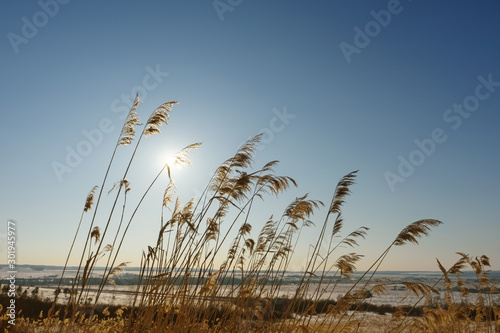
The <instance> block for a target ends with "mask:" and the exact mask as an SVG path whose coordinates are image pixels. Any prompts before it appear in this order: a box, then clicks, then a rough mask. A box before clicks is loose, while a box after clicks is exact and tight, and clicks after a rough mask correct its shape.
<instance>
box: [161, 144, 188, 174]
mask: <svg viewBox="0 0 500 333" xmlns="http://www.w3.org/2000/svg"><path fill="white" fill-rule="evenodd" d="M177 154H178V152H177V151H175V150H171V149H167V150H164V151H162V152H161V153H160V155H159V157H158V164H159V165H160V167H161V168H163V167H164V166H165V164H168V166H169V168H170V170H176V171H179V170H181V169H182V165H180V164H179V163H178V160H177Z"/></svg>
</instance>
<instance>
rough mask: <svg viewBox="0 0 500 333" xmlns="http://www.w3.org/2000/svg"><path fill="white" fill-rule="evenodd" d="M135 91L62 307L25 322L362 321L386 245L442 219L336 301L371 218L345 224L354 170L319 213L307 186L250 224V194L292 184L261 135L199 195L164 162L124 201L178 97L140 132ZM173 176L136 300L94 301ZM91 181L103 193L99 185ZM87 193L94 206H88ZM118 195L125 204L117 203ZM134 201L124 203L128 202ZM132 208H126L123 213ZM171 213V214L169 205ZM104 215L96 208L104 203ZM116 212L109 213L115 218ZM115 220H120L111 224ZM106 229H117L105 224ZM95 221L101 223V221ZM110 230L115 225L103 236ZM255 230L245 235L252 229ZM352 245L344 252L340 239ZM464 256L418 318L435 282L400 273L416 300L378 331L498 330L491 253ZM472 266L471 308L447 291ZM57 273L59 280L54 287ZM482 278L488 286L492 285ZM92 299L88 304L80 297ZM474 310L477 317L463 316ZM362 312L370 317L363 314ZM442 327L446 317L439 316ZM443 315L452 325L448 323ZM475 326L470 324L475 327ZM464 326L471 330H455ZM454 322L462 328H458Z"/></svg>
mask: <svg viewBox="0 0 500 333" xmlns="http://www.w3.org/2000/svg"><path fill="white" fill-rule="evenodd" d="M139 104H140V99H139V95H137V97H136V99H135V102H134V104H133V107H132V108H131V110H130V112H129V114H128V117H127V119H126V121H125V124H124V126H123V129H122V131H121V133H120V135H119V137H118V139H117V143H116V145H115V148H114V150H113V153H112V156H111V159H110V162H109V164H108V166H107V170H106V172H105V175H104V178H103V181H102V183H101V185H100V186H99V187H97V186H95V187H93V188H92V190H91V192H90V193H89V195H88V196H87V198H86V200H85V204H84V208H83V212H82V217H81V219H80V222H79V223H78V226H77V229H76V232H75V236H74V240H73V243H72V245H71V247H70V250H69V253H68V257H67V259H66V263H65V268H64V270H63V275H62V276H61V281H62V279H63V276H64V274H65V272H66V265H67V264H68V262H69V260H70V257H71V255H73V252H74V244H75V243H76V240H77V238H78V237H79V236H80V237H81V235H80V229H81V228H82V226H85V224H82V222H83V221H84V217H85V215H86V214H88V213H89V212H91V211H92V209H93V213H92V216H91V217H89V220H90V222H89V223H88V225H87V228H88V231H87V233H86V234H85V235H84V236H83V237H84V239H85V241H84V245H83V249H81V254H80V255H79V258H80V259H79V268H78V271H77V273H76V276H75V278H74V280H73V285H72V292H71V293H70V295H72V296H71V297H70V298H69V300H68V302H67V304H66V305H65V307H64V308H63V309H62V310H61V309H58V310H57V311H56V303H57V295H56V298H55V300H54V302H53V307H52V309H51V311H49V313H48V314H47V316H46V317H45V316H43V315H42V316H41V318H40V319H39V320H38V321H32V322H30V321H29V320H28V321H24V322H23V321H22V320H21V323H22V325H24V326H23V327H24V328H25V329H28V330H29V329H32V328H33V327H35V326H36V325H42V326H43V327H45V328H47V330H49V329H56V330H57V328H59V331H61V332H77V331H91V332H92V331H94V332H101V331H102V332H104V331H109V332H122V331H123V332H208V331H210V332H231V331H236V330H239V331H241V332H248V331H255V332H313V331H324V332H333V331H334V332H342V331H351V330H356V329H358V328H360V327H362V325H361V322H362V321H363V320H365V319H366V318H365V319H364V318H363V317H360V316H359V315H358V314H359V313H360V311H361V309H363V308H364V305H366V304H365V303H366V300H367V297H369V295H373V294H375V295H380V294H383V293H384V292H385V291H386V288H387V286H388V285H390V284H391V282H390V281H388V280H387V279H376V275H375V274H376V272H377V271H378V269H379V267H380V266H381V264H382V262H383V261H384V260H385V258H386V257H387V255H388V254H389V252H390V251H391V250H392V249H393V248H394V247H399V246H404V245H406V244H408V243H415V244H418V241H419V239H420V238H421V237H423V236H427V235H428V234H429V232H430V230H431V228H433V227H436V226H438V225H440V224H441V222H440V221H437V220H433V219H423V220H419V221H416V222H414V223H411V224H410V225H408V226H406V227H405V228H403V229H402V231H401V232H400V233H399V234H395V238H394V240H393V242H392V243H391V244H389V246H388V247H387V249H386V250H385V251H383V252H382V253H381V254H380V256H379V257H378V258H377V259H376V260H375V262H373V264H372V265H371V266H370V268H369V269H368V270H367V271H366V272H365V273H364V274H363V275H362V276H361V278H359V279H355V280H352V286H351V287H350V289H349V290H348V291H347V293H345V295H344V296H343V297H342V298H340V299H338V300H335V301H325V300H328V299H329V300H333V295H334V292H335V291H336V290H337V289H336V288H337V286H338V284H339V283H340V282H341V281H342V282H343V283H344V282H345V280H346V279H352V276H353V272H355V271H356V264H357V263H358V261H359V260H360V259H361V258H362V257H363V256H362V255H361V254H358V253H357V252H355V251H356V249H357V248H358V246H359V244H358V241H360V240H362V239H364V238H365V237H366V236H367V232H368V228H366V227H364V226H359V227H358V228H357V229H354V230H353V231H348V232H347V233H345V231H344V220H343V217H342V207H343V204H344V203H345V200H346V198H347V197H348V196H349V195H350V193H351V187H352V186H353V185H354V183H355V180H356V176H357V171H353V172H351V173H349V174H347V175H345V176H343V177H341V178H340V180H339V181H338V183H337V185H336V186H335V188H334V189H333V194H332V198H331V200H330V204H329V205H328V207H327V209H326V212H323V213H322V212H321V209H322V207H324V204H323V203H322V202H321V201H319V200H313V199H309V198H308V196H307V194H306V195H303V196H301V197H297V198H296V199H295V200H293V201H292V202H291V203H290V204H289V205H288V206H287V207H286V208H285V209H284V210H283V211H282V212H276V214H275V215H273V216H270V217H269V218H268V219H267V221H262V222H263V226H262V228H261V229H260V230H257V232H254V227H253V225H254V224H255V218H254V217H253V216H254V215H255V214H254V211H255V203H256V201H258V200H264V201H266V200H269V199H268V197H269V196H276V197H278V196H280V195H281V194H282V193H283V192H285V191H287V190H288V189H289V188H290V187H295V186H296V185H297V184H296V182H295V181H294V180H293V179H292V178H290V177H288V176H280V175H277V174H276V173H275V171H274V169H275V168H276V166H277V164H278V162H277V161H271V162H269V163H267V164H265V165H263V166H261V167H254V165H253V164H254V163H253V157H254V154H255V150H256V147H257V145H258V143H259V141H260V140H261V135H257V136H256V137H254V138H252V139H250V140H249V141H248V142H246V143H245V144H244V145H242V146H241V147H240V148H239V149H238V150H237V152H236V153H235V154H234V155H233V156H232V157H230V158H228V159H227V160H226V161H224V162H223V163H222V164H221V165H220V166H219V167H218V168H217V169H216V170H215V172H214V173H213V175H212V177H211V179H210V180H209V182H208V184H206V186H205V187H204V191H203V192H202V194H201V195H200V197H199V198H192V199H191V200H189V201H187V202H185V203H181V202H180V200H179V198H178V197H177V198H176V196H175V186H174V182H173V179H172V173H171V167H172V166H173V165H168V164H166V165H164V167H163V168H162V169H161V170H160V171H159V172H158V174H157V175H156V177H155V178H153V179H152V181H151V183H150V184H149V186H148V187H147V190H146V191H145V192H144V193H143V194H142V195H140V196H139V198H140V199H139V200H138V202H136V203H130V202H129V201H128V199H127V196H128V194H129V192H130V191H131V187H130V182H129V180H128V179H127V175H128V171H129V169H130V167H131V165H132V164H133V163H134V162H135V159H134V157H135V156H136V153H137V151H138V149H139V146H140V144H141V143H142V141H143V139H144V138H145V137H148V136H151V135H155V134H159V133H160V128H161V126H162V125H166V124H167V121H168V118H169V113H170V112H171V111H172V107H173V105H175V104H177V102H168V103H164V104H162V105H161V106H159V107H158V108H157V109H156V110H154V112H153V113H152V114H151V116H150V117H149V118H148V119H147V121H146V123H145V125H144V126H143V127H142V130H141V131H140V134H139V136H138V139H137V140H135V138H136V127H138V126H141V124H140V121H139V116H138V113H137V108H138V106H139ZM134 142H135V145H134V146H133V148H132V151H131V155H130V159H129V161H128V163H127V164H126V165H125V166H124V171H123V174H122V176H121V177H120V180H119V181H118V182H117V183H116V184H114V185H110V184H108V178H109V172H110V170H111V166H112V164H113V163H114V157H115V153H116V152H117V150H118V149H122V147H123V146H128V145H133V144H134ZM200 145H201V144H200V143H195V144H191V145H188V146H187V147H186V148H184V149H182V150H181V151H180V152H178V153H177V155H176V157H175V161H174V162H173V163H174V164H178V165H186V164H190V160H189V154H191V153H192V152H193V151H194V150H196V149H198V148H199V147H200ZM165 172H166V173H167V175H168V178H169V180H170V182H169V184H168V185H167V186H166V188H165V191H164V194H163V198H162V207H161V216H159V220H160V223H159V224H160V229H159V230H158V231H157V233H158V236H157V240H156V244H155V245H154V246H148V248H147V250H146V251H144V252H143V253H142V259H141V264H140V267H141V269H140V274H139V282H138V284H137V287H136V292H135V296H134V299H133V303H132V306H131V307H129V308H127V309H126V311H125V312H124V310H125V309H118V310H115V312H114V313H113V314H111V313H110V312H109V310H108V308H106V309H102V308H100V307H99V305H98V301H99V299H100V297H101V295H102V292H103V290H104V289H105V288H106V285H108V284H114V278H115V277H116V276H118V275H119V274H120V273H121V272H123V267H125V266H126V265H127V263H126V262H120V263H119V262H118V261H117V258H118V256H119V253H120V250H121V249H122V246H123V244H124V243H125V242H126V238H127V237H126V236H127V234H128V231H129V229H130V226H131V225H132V223H134V222H136V221H135V217H136V213H137V211H138V210H139V208H140V207H141V205H142V203H143V202H144V200H145V199H146V198H147V196H148V194H149V192H150V189H151V188H152V187H153V186H155V185H157V184H156V183H157V180H158V179H159V178H160V176H161V175H162V174H163V173H165ZM104 188H111V190H110V191H109V192H110V193H113V192H112V191H114V193H115V195H114V197H112V199H111V202H112V205H111V208H110V210H109V211H108V212H104V213H105V215H104V216H107V218H105V219H104V220H97V218H96V217H97V212H98V210H100V209H101V207H100V205H99V204H100V202H101V200H102V199H103V190H104ZM97 189H99V192H98V193H97V194H96V191H97ZM94 200H95V204H94ZM119 203H121V208H120V204H119ZM130 205H132V209H131V210H126V207H129V206H130ZM129 211H131V212H132V213H130V214H129V215H127V212H129ZM167 212H170V213H167ZM101 213H102V212H101ZM321 214H323V215H324V216H323V218H322V223H321V224H319V227H320V229H319V232H318V234H317V238H316V242H315V243H314V244H312V245H311V248H312V251H311V252H310V253H309V254H308V257H307V264H306V269H305V271H304V272H303V275H302V276H301V278H300V283H299V284H298V285H297V286H296V290H295V293H294V294H293V296H292V297H291V298H288V299H286V300H284V299H282V298H280V296H281V294H282V287H283V281H284V279H285V277H286V272H287V270H288V269H289V267H290V264H291V263H292V261H293V258H294V254H295V252H296V250H297V246H298V244H299V239H300V237H301V235H302V234H303V233H304V230H306V229H308V228H311V226H313V225H314V223H313V222H312V220H313V219H317V217H316V216H317V215H320V216H321ZM116 216H117V218H114V219H113V217H116ZM112 221H113V222H115V221H117V225H115V226H112ZM111 227H113V228H111ZM101 230H102V231H101ZM109 230H116V232H115V233H114V234H110V233H109ZM252 235H253V236H252ZM345 248H352V252H349V253H345V251H343V249H345ZM461 256H462V257H461V259H460V260H459V262H457V264H455V265H454V266H453V267H452V268H450V269H449V270H445V269H444V268H443V267H442V265H441V264H440V263H439V267H440V269H441V270H442V272H443V279H444V283H445V286H446V288H448V289H447V295H448V296H449V297H447V299H446V308H441V307H438V308H435V309H431V308H429V309H427V310H426V311H425V313H424V315H423V316H421V317H419V318H416V319H415V318H414V317H411V316H410V315H411V313H412V310H413V309H414V308H415V307H416V306H417V305H418V303H420V301H421V300H424V299H426V298H429V296H430V295H431V294H432V293H436V292H437V291H436V289H435V288H436V285H437V283H438V282H440V281H438V282H436V285H434V286H429V285H425V284H422V283H405V286H406V287H407V289H408V290H409V291H410V292H412V293H415V294H416V295H419V296H420V297H421V298H420V300H419V302H417V303H416V304H415V305H414V307H413V308H412V309H410V310H408V309H406V312H404V311H403V310H401V311H399V312H398V313H397V315H396V316H395V319H394V320H392V321H386V322H384V323H383V324H381V325H382V326H383V325H385V326H383V328H382V331H384V330H385V331H391V330H392V331H393V332H399V331H426V332H442V328H443V327H452V328H453V330H455V329H464V327H467V328H468V329H469V328H480V327H481V328H482V327H487V330H486V332H490V331H491V332H494V330H497V331H498V329H499V327H500V324H499V321H498V320H499V309H498V307H495V306H494V302H493V299H492V297H491V292H492V291H493V289H494V286H493V285H491V284H490V281H489V279H488V272H487V270H486V269H485V268H486V267H488V266H489V261H488V259H487V257H485V256H483V257H480V258H476V259H472V258H470V257H469V256H467V255H465V254H461ZM465 264H469V265H470V266H471V267H472V268H473V269H474V271H475V272H476V274H477V279H478V283H479V285H480V286H481V288H480V290H481V293H480V297H479V298H478V304H476V305H474V306H473V308H471V307H467V306H463V305H456V304H457V303H456V302H455V301H454V300H453V299H452V297H451V279H450V275H453V274H455V275H456V283H457V284H458V285H459V286H460V287H461V288H464V289H462V290H463V293H464V295H465V294H466V287H465V286H464V285H463V283H461V282H460V281H461V280H460V273H461V272H462V269H463V268H464V265H465ZM98 265H101V266H104V271H103V273H102V275H100V277H99V278H100V281H99V283H98V287H97V289H95V290H94V289H91V287H90V285H89V279H90V278H91V277H92V276H96V274H95V269H96V267H97V266H98ZM60 285H61V283H59V286H60ZM488 288H489V291H488ZM89 297H90V298H91V299H92V303H91V304H89V303H88V302H87V300H88V299H89ZM471 311H475V312H474V314H475V317H474V318H472V319H471V313H472V312H471ZM366 320H368V319H366ZM443 325H444V326H443ZM448 325H451V326H448ZM474 325H476V326H474ZM462 331H467V330H462ZM462 331H461V332H462Z"/></svg>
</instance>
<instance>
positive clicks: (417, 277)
mask: <svg viewBox="0 0 500 333" xmlns="http://www.w3.org/2000/svg"><path fill="white" fill-rule="evenodd" d="M61 273H62V268H61V267H51V266H45V267H44V266H18V268H17V274H16V279H17V284H16V285H17V286H19V285H22V286H23V287H24V288H26V287H28V288H29V289H28V293H29V292H30V291H31V290H33V289H34V288H35V287H38V288H39V295H40V297H42V298H47V297H48V298H53V297H54V292H55V290H56V288H57V283H58V281H59V280H58V279H59V277H60V276H61ZM138 273H139V270H138V269H137V268H126V270H125V274H124V275H123V276H122V277H121V278H120V279H117V284H118V285H117V286H113V285H107V286H106V287H105V289H104V292H103V294H102V295H101V298H100V300H99V303H103V304H113V305H125V306H129V305H131V304H132V301H133V297H134V292H135V290H136V289H137V286H136V285H135V284H134V283H132V282H133V281H134V280H135V279H136V278H137V276H138ZM0 274H1V275H0V276H1V277H2V280H3V281H2V284H6V283H7V281H6V278H7V277H8V275H7V267H5V265H2V266H0ZM100 274H102V270H97V271H96V272H95V276H96V279H95V280H96V281H98V276H99V275H100ZM302 274H303V273H301V272H287V273H286V274H285V278H284V280H283V283H282V285H281V287H280V290H279V292H278V293H277V295H278V296H279V297H293V295H294V294H295V291H296V289H297V286H298V283H299V281H300V278H302ZM75 275H76V269H75V268H70V269H68V270H66V272H65V274H64V276H65V278H68V280H66V281H67V282H68V283H66V284H64V285H62V286H61V291H63V290H64V289H65V288H67V287H69V281H70V280H69V279H70V278H73V277H74V276H75ZM360 276H361V273H356V274H355V275H354V277H353V279H352V281H356V280H357V279H358V278H359V277H360ZM441 277H442V274H441V273H440V272H378V273H377V274H376V275H375V277H374V279H373V280H372V282H376V281H377V280H379V279H382V278H383V279H389V280H390V281H389V280H388V282H387V285H386V292H385V293H384V294H383V295H380V296H377V295H373V297H371V298H368V299H366V302H368V303H372V304H376V305H383V304H386V305H393V306H396V305H413V304H415V303H416V302H417V301H418V299H419V298H418V297H416V296H415V295H413V294H410V293H409V292H408V291H406V288H405V286H404V285H403V284H402V282H419V283H425V284H429V285H434V284H435V283H436V282H437V281H438V280H439V279H440V278H441ZM462 278H463V280H464V281H465V282H466V284H467V286H468V287H469V288H475V286H477V280H476V277H475V275H474V274H473V273H472V272H465V273H464V274H463V275H462ZM491 279H492V281H493V282H497V283H500V272H499V271H494V272H491ZM365 281H366V278H365V279H363V280H362V282H365ZM120 283H121V284H122V285H120ZM352 283H353V282H349V280H344V279H343V280H342V281H341V282H340V283H338V284H337V285H336V286H335V287H333V285H331V286H327V285H325V284H323V285H322V288H321V289H320V290H321V293H322V294H321V295H322V296H321V298H323V299H334V300H337V299H339V298H340V297H342V296H343V295H345V293H346V292H347V291H348V290H349V288H351V286H352ZM363 284H364V283H361V284H360V285H359V286H362V285H363ZM370 286H373V283H370V284H369V285H368V286H367V289H370ZM316 288H317V284H316V283H312V284H311V285H310V287H309V290H308V292H307V295H309V296H312V294H313V293H314V292H315V291H316ZM92 289H93V290H95V289H96V287H94V286H93V287H92ZM436 289H437V290H438V291H440V295H434V296H433V297H432V302H433V303H435V304H438V303H443V302H444V300H445V294H444V287H443V284H442V282H441V283H439V284H437V286H436ZM93 290H91V292H90V294H89V295H88V298H92V297H93V295H92V294H93V292H92V291H93ZM174 290H175V289H174ZM226 295H227V293H226ZM68 296H69V295H67V294H64V293H63V292H61V294H60V296H59V298H60V301H61V302H64V301H66V300H67V298H68ZM493 296H494V297H493V300H494V301H495V302H496V303H498V304H500V294H495V295H493ZM476 297H477V294H476V293H474V292H471V293H470V294H469V296H468V297H467V298H462V296H461V294H460V292H458V291H457V292H453V298H454V300H455V302H461V301H462V300H465V301H468V302H472V303H474V302H475V300H476ZM423 304H424V301H422V302H421V303H420V305H423Z"/></svg>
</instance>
